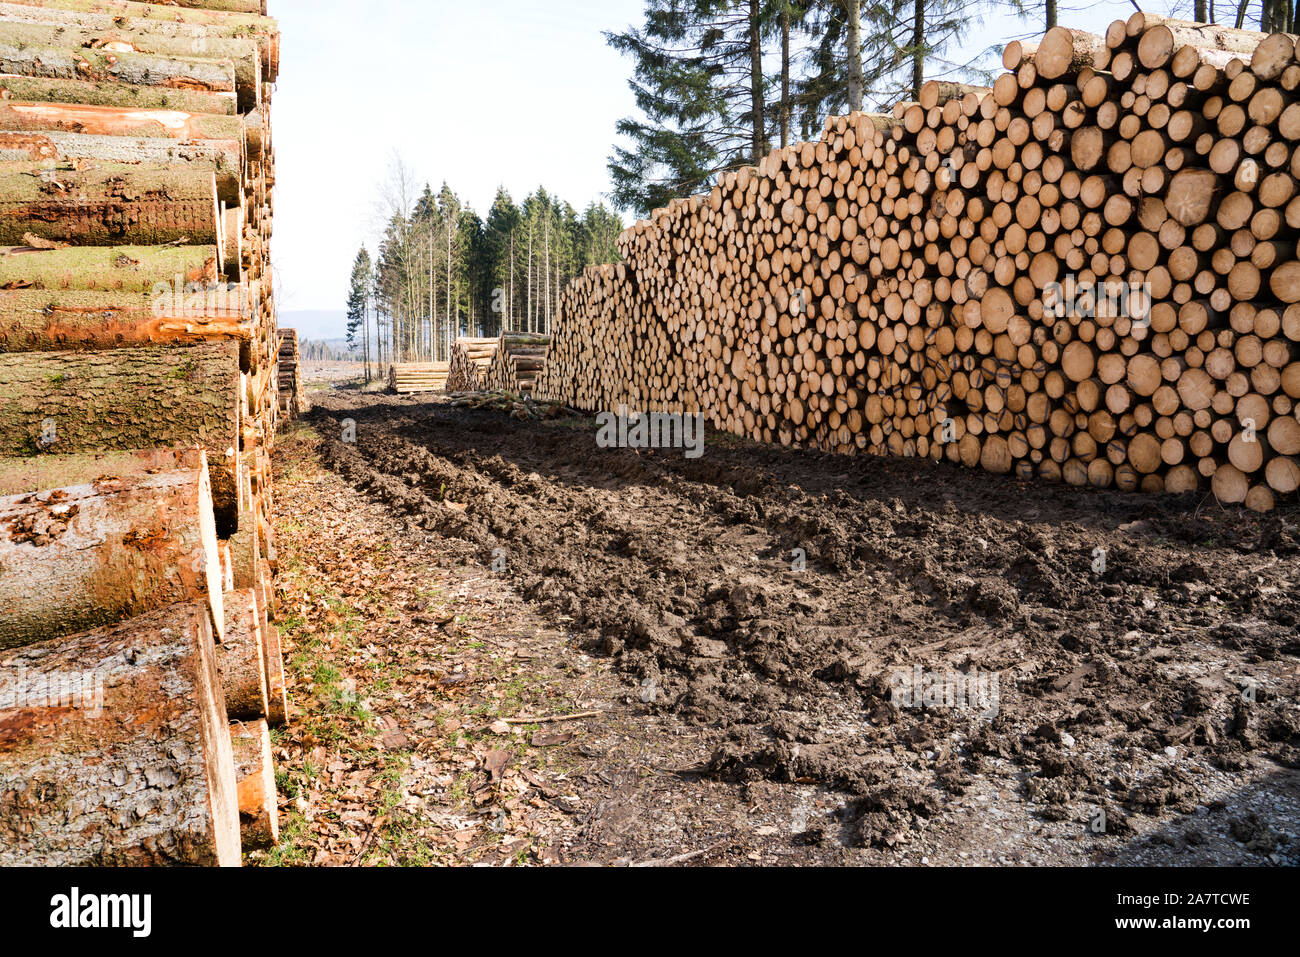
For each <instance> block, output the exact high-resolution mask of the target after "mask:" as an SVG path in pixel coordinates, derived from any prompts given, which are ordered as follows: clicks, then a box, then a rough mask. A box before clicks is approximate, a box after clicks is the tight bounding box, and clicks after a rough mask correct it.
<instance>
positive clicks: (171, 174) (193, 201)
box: [0, 163, 219, 246]
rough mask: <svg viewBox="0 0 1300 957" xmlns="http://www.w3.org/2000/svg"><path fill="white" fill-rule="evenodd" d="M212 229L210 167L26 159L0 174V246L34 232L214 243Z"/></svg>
mask: <svg viewBox="0 0 1300 957" xmlns="http://www.w3.org/2000/svg"><path fill="white" fill-rule="evenodd" d="M16 166H17V167H19V168H18V169H15V167H16ZM218 234H219V227H218V209H217V189H216V181H215V178H214V176H213V174H212V173H211V172H194V173H190V172H184V171H176V170H172V169H167V168H165V167H140V166H125V165H124V166H117V167H114V166H107V165H106V166H97V167H95V168H93V169H88V170H84V171H78V170H63V169H46V168H45V167H44V165H43V164H40V163H31V164H9V166H8V169H7V172H5V173H3V174H0V245H5V246H23V245H28V244H29V243H28V239H27V237H28V236H29V235H34V236H37V237H38V238H40V239H44V240H49V241H53V242H69V243H74V244H76V245H81V246H120V245H127V244H129V245H139V246H165V245H168V244H169V243H177V244H182V243H184V244H190V245H206V246H215V245H217V238H218Z"/></svg>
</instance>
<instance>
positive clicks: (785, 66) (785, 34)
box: [781, 3, 790, 149]
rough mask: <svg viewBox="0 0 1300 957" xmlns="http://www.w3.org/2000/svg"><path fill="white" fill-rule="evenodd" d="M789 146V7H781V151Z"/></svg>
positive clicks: (787, 5) (786, 4)
mask: <svg viewBox="0 0 1300 957" xmlns="http://www.w3.org/2000/svg"><path fill="white" fill-rule="evenodd" d="M789 145H790V5H789V3H783V4H782V6H781V149H785V148H786V147H787V146H789Z"/></svg>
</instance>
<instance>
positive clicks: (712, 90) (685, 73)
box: [605, 0, 775, 213]
mask: <svg viewBox="0 0 1300 957" xmlns="http://www.w3.org/2000/svg"><path fill="white" fill-rule="evenodd" d="M774 14H775V10H774V9H773V8H772V7H771V6H770V5H767V6H765V5H764V4H763V3H761V2H760V0H648V2H647V5H646V15H645V25H644V26H643V27H642V28H641V29H635V28H633V29H629V30H628V31H627V32H625V33H606V34H605V39H606V41H607V42H608V43H609V45H610V46H612V47H613V48H614V49H616V50H618V51H619V52H621V53H625V54H627V55H628V56H630V57H632V59H633V61H634V67H633V78H632V79H631V80H630V81H629V86H630V87H631V89H632V92H633V93H634V94H635V97H636V104H637V108H638V109H639V110H640V111H641V113H643V114H644V117H645V119H644V120H640V119H636V118H630V117H629V118H625V119H622V120H620V121H619V122H618V125H617V131H618V133H619V134H620V135H621V136H624V137H626V138H628V139H629V140H631V143H632V145H631V148H628V147H624V146H619V145H616V146H615V147H614V152H613V155H612V156H611V157H610V160H609V171H610V176H611V177H612V179H613V181H614V190H613V193H612V194H611V195H612V198H613V199H614V201H615V203H616V204H617V205H618V206H620V207H623V208H625V209H635V210H637V211H639V212H642V213H646V212H649V211H650V210H651V209H654V208H655V207H657V206H662V205H664V204H666V203H667V202H668V201H669V200H670V199H672V198H674V197H677V196H685V195H688V194H689V193H692V192H695V191H698V190H699V189H700V188H701V187H703V186H704V185H706V184H707V183H709V182H710V181H711V180H712V179H713V177H714V176H715V175H716V174H717V173H719V172H720V171H722V170H725V169H729V168H733V167H736V166H740V165H743V164H745V163H757V162H758V161H759V159H761V158H762V155H763V154H764V153H765V152H766V151H767V143H768V137H767V116H766V107H765V102H764V96H765V86H766V83H765V79H764V76H763V64H762V56H763V47H762V37H763V34H764V32H765V29H766V28H767V26H768V20H767V19H766V18H767V17H771V16H773V15H774Z"/></svg>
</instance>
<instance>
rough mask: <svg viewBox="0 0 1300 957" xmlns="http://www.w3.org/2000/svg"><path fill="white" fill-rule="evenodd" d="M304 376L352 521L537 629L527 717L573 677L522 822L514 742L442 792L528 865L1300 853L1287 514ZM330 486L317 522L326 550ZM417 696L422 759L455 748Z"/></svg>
mask: <svg viewBox="0 0 1300 957" xmlns="http://www.w3.org/2000/svg"><path fill="white" fill-rule="evenodd" d="M312 401H313V406H314V408H313V410H312V412H311V414H310V415H309V416H308V419H307V421H308V423H309V425H310V427H311V429H312V430H313V432H314V435H315V436H317V437H319V438H318V440H317V439H313V441H312V444H311V448H310V449H309V450H308V453H309V457H312V458H313V461H315V462H317V467H319V468H320V469H322V470H323V471H322V477H320V478H318V479H317V480H315V481H318V482H329V483H336V484H337V489H336V490H335V492H334V493H332V494H334V495H335V501H342V502H344V504H342V505H337V504H336V505H334V506H333V508H334V509H338V510H341V511H342V513H343V514H344V515H345V516H346V515H348V514H349V513H350V514H351V515H352V516H353V518H350V519H346V520H344V521H343V523H342V524H343V526H344V527H345V528H346V526H347V524H348V522H349V521H361V520H362V519H361V517H360V516H361V515H362V514H363V512H365V510H367V509H379V510H380V511H379V512H376V513H374V514H376V515H382V516H387V518H386V519H385V518H372V519H370V520H369V521H370V522H372V524H373V523H377V524H378V525H380V526H383V525H384V524H385V522H387V527H386V529H385V531H384V534H387V535H390V536H391V537H392V539H393V540H394V541H395V542H397V543H398V545H397V547H399V548H405V549H409V550H410V551H411V554H412V555H413V556H421V555H423V556H425V557H427V560H428V562H429V563H430V568H431V570H430V572H429V574H430V575H432V576H434V577H439V580H440V581H444V584H445V580H457V581H461V582H465V581H472V582H474V583H475V584H474V586H473V587H472V589H470V591H469V592H466V594H465V595H464V596H462V597H463V598H466V600H475V601H487V602H494V603H496V606H497V607H498V611H500V613H501V614H500V616H499V617H497V618H495V619H493V621H492V623H491V624H488V625H484V626H483V627H481V628H480V631H479V633H480V635H488V637H493V635H492V634H489V633H492V632H494V630H495V632H494V634H495V637H496V639H497V640H503V638H502V636H509V635H513V636H514V637H512V638H509V639H508V640H509V642H510V643H511V647H512V648H513V649H514V652H516V653H520V654H523V658H522V659H520V658H519V657H518V656H517V654H514V653H512V654H513V656H508V660H509V661H510V667H512V668H515V669H518V670H517V671H516V672H514V674H516V676H519V677H521V678H531V680H533V681H534V682H536V686H537V687H539V688H542V687H544V688H545V689H546V691H545V693H544V694H542V697H543V698H545V700H544V701H542V700H536V701H532V700H530V701H528V702H526V704H527V705H529V707H525V706H523V705H520V707H522V708H523V712H524V713H525V714H526V715H528V716H532V715H537V714H539V713H540V712H539V711H536V710H532V707H531V706H537V707H550V708H555V707H556V700H557V696H558V699H561V700H562V701H563V702H565V703H566V704H565V705H564V707H563V708H561V710H562V711H568V712H570V713H574V712H577V713H587V712H591V713H593V714H591V715H590V716H589V717H586V718H580V719H573V720H570V721H565V722H563V723H562V724H553V725H546V726H540V725H539V726H530V728H535V730H533V731H530V732H529V733H530V734H532V735H536V734H539V733H541V734H542V737H541V738H536V737H527V736H525V739H524V740H522V742H521V736H520V734H519V732H518V731H517V730H514V729H513V728H512V729H511V730H510V736H508V740H512V741H515V742H517V743H522V744H523V745H528V744H530V743H533V744H535V743H536V741H538V740H541V741H542V742H543V743H542V745H541V747H542V748H543V749H544V750H545V756H544V757H543V758H541V759H537V756H536V753H534V752H535V749H534V751H529V749H528V748H527V747H521V748H517V749H515V750H514V751H511V752H510V754H511V758H510V761H509V762H508V763H510V764H511V765H512V766H513V765H514V764H515V763H519V764H522V763H525V762H530V761H531V762H532V763H531V769H530V770H529V776H526V777H525V778H524V780H523V782H522V784H520V785H519V788H521V789H522V790H521V791H520V794H521V795H522V796H523V797H524V798H526V799H527V800H526V801H525V804H526V806H528V807H531V806H533V804H542V805H545V807H546V813H545V814H542V815H541V816H538V815H533V816H532V817H531V818H530V817H529V816H528V815H527V814H526V813H525V814H523V817H524V819H525V821H526V825H527V826H526V827H524V828H523V829H522V831H520V830H519V829H518V828H516V829H515V830H514V831H512V830H511V828H512V827H513V825H511V826H507V823H506V822H507V821H508V820H510V819H512V817H519V816H520V814H521V812H520V811H519V810H518V805H516V810H512V811H509V812H508V813H502V810H501V806H500V804H499V802H498V801H496V800H491V801H484V803H483V804H482V805H476V801H478V800H480V799H482V788H483V786H484V785H485V784H493V783H494V782H499V779H500V776H501V768H500V765H501V762H502V761H503V760H505V759H503V758H502V757H500V754H499V753H498V752H497V751H495V750H494V751H489V752H488V754H496V756H495V757H485V756H483V755H480V756H479V757H478V759H477V762H478V763H477V766H475V765H474V761H472V760H471V761H470V762H469V763H468V764H466V765H465V769H466V772H467V774H466V777H465V778H464V779H462V780H461V785H463V786H458V787H454V788H453V787H449V786H442V787H439V788H433V789H431V790H429V791H428V792H427V793H425V794H424V795H423V797H420V798H419V799H418V800H416V801H415V804H416V805H420V806H421V808H422V810H421V811H420V813H426V814H435V812H436V813H438V814H441V813H453V811H454V813H456V814H461V815H464V820H465V821H469V822H478V824H477V825H471V824H467V825H465V827H464V828H462V830H467V829H470V828H471V826H483V827H487V826H488V825H490V829H491V830H494V832H496V833H501V832H503V831H506V832H511V833H514V832H516V831H517V832H519V833H521V834H522V836H521V837H519V838H517V839H518V840H519V841H520V844H519V854H518V855H516V856H515V857H514V858H512V859H514V860H517V861H518V862H519V863H532V862H546V863H550V862H601V863H613V862H622V863H628V862H643V861H673V862H677V861H680V862H681V863H692V864H712V863H756V862H761V863H792V864H793V863H850V864H857V863H862V864H891V863H912V864H923V863H925V864H962V863H972V864H988V863H1003V864H1013V863H1042V864H1051V863H1073V864H1091V863H1096V864H1128V863H1164V864H1174V865H1177V864H1200V863H1230V864H1256V865H1259V864H1263V865H1268V864H1295V863H1297V862H1300V841H1298V837H1297V836H1298V834H1300V773H1298V771H1297V768H1298V767H1300V707H1298V706H1297V699H1296V692H1297V688H1298V687H1300V668H1298V664H1300V589H1298V588H1297V583H1298V582H1300V512H1298V511H1297V510H1296V509H1295V508H1294V507H1291V508H1289V509H1284V510H1280V511H1278V512H1275V513H1273V514H1272V515H1269V516H1257V515H1254V514H1251V513H1249V512H1245V511H1242V510H1239V509H1236V508H1231V509H1225V508H1222V507H1220V506H1219V505H1217V504H1216V503H1215V502H1214V500H1213V499H1207V498H1205V497H1201V496H1186V497H1178V498H1174V497H1148V496H1140V495H1130V494H1124V493H1118V492H1099V491H1094V490H1079V489H1063V488H1058V487H1052V486H1047V485H1039V484H1031V485H1024V484H1020V483H1017V482H1015V481H1014V480H1010V479H1008V478H1005V477H995V476H991V475H986V474H983V473H979V472H972V471H966V470H961V469H957V468H954V467H951V466H948V465H940V464H934V463H929V462H923V461H915V460H882V459H873V458H867V457H861V458H846V457H840V456H831V455H826V454H822V453H817V452H805V451H787V450H781V449H775V448H770V447H764V446H758V445H754V444H751V443H748V442H742V441H739V440H736V439H734V438H732V437H728V436H721V435H713V434H710V435H709V437H708V441H707V443H706V447H705V452H704V455H703V457H701V458H699V459H695V460H692V459H688V458H686V457H685V456H684V455H683V453H682V452H681V451H671V450H664V451H651V452H646V451H641V452H637V451H633V450H626V449H622V450H620V449H610V450H606V449H601V448H598V447H597V444H596V442H595V427H594V424H593V423H592V421H591V420H590V419H583V418H579V417H568V418H561V419H557V420H554V421H545V422H539V421H534V420H528V421H519V420H517V419H514V418H511V417H509V416H507V415H505V414H503V413H501V412H498V411H491V410H472V409H465V408H458V407H455V406H453V405H451V404H449V403H448V402H447V401H446V400H445V399H442V398H438V397H428V396H412V397H402V398H399V397H393V396H384V395H374V394H361V393H358V392H354V391H348V390H336V391H333V392H317V393H315V394H314V395H313V396H312ZM349 419H350V420H353V421H354V422H355V424H356V427H355V442H349V441H344V440H343V439H344V437H345V420H349ZM348 437H350V436H348ZM308 453H304V454H308ZM281 481H282V483H283V480H281ZM277 491H278V493H279V494H280V495H281V497H282V502H281V509H282V511H283V509H284V507H285V504H284V501H283V499H284V498H285V497H287V498H288V499H289V501H290V505H289V508H290V510H292V508H293V504H292V502H293V498H294V495H295V492H294V491H293V488H292V486H291V485H290V486H289V487H288V489H287V490H286V491H281V490H280V489H279V488H278V489H277ZM340 496H342V498H339V497H340ZM348 496H355V497H356V503H357V504H356V505H350V504H346V502H347V501H351V499H348V498H347V497H348ZM320 511H321V510H320V509H319V508H316V507H308V508H305V509H304V510H303V514H302V515H301V516H300V517H299V520H301V521H303V522H305V523H306V525H305V532H306V533H305V534H303V535H301V536H299V537H298V538H299V541H300V547H301V548H302V549H303V555H304V556H312V555H313V553H314V550H316V549H319V548H320V547H321V545H322V542H321V538H320V535H319V534H313V533H312V528H311V522H312V521H313V517H314V516H319V514H320ZM339 534H343V532H340V533H339ZM346 551H347V549H346V545H344V546H342V547H340V549H339V552H340V554H343V553H345V552H346ZM417 560H418V559H417V558H416V557H412V558H411V559H409V560H407V561H406V563H405V565H404V566H403V567H405V568H408V569H409V568H411V567H413V564H412V563H413V562H415V561H417ZM328 564H329V563H328V561H321V562H319V567H320V569H321V571H322V574H324V573H325V572H327V570H328ZM377 587H379V588H381V589H382V587H383V583H382V581H381V582H379V583H378V585H377ZM471 592H472V594H471ZM502 603H504V606H503V605H502ZM505 606H508V607H505ZM362 617H364V615H363V616H362ZM410 617H411V616H410V613H409V612H406V611H403V612H402V613H401V614H400V615H399V616H398V618H399V619H400V620H407V619H409V618H410ZM414 617H415V618H418V617H419V616H418V615H415V616H414ZM426 617H427V616H426ZM525 620H526V621H528V622H531V624H528V625H527V626H526V627H521V626H520V622H522V621H525ZM525 634H526V635H527V641H526V649H525V650H524V651H523V652H519V651H518V649H519V636H520V635H525ZM447 643H448V638H447V636H446V635H445V634H440V633H437V632H436V630H435V633H432V634H430V635H428V636H427V638H426V639H421V642H420V643H417V644H414V645H408V646H407V647H408V648H409V649H414V650H408V651H404V652H403V654H404V655H413V654H425V653H428V654H433V655H445V654H449V653H451V651H454V648H449V647H448V645H447ZM454 644H455V643H454V641H453V642H452V645H453V646H454ZM372 647H373V646H372ZM349 654H352V653H351V652H349ZM345 657H346V656H345ZM354 663H355V662H348V661H344V662H341V663H340V666H341V667H344V668H347V667H350V666H351V664H354ZM443 674H445V672H443ZM918 678H919V679H920V680H921V682H922V684H921V685H920V686H919V687H920V688H923V689H928V690H927V691H925V692H924V693H918V694H916V695H915V696H913V697H914V698H915V700H908V696H907V694H906V692H907V691H908V690H910V689H911V688H912V687H913V685H912V684H911V682H914V681H915V680H916V679H918ZM362 680H363V686H362V688H361V689H360V691H359V692H358V693H361V694H364V693H365V688H364V675H363V678H362ZM440 680H441V679H440ZM935 681H937V682H939V685H938V690H937V691H936V690H935V688H934V687H933V686H932V684H931V683H933V682H935ZM959 682H961V683H962V685H963V686H962V687H958V683H959ZM945 691H947V692H949V694H948V695H947V696H945V694H944V692H945ZM900 692H901V694H900ZM539 694H541V692H539ZM391 705H392V707H391V708H390V709H389V710H390V716H389V718H388V719H387V720H389V721H391V722H393V723H394V724H395V725H396V726H398V727H399V728H400V729H401V732H400V733H401V738H400V739H399V740H400V741H401V743H402V744H403V746H404V748H405V749H406V751H407V752H408V753H410V754H415V755H419V754H422V753H423V754H426V755H429V754H435V753H444V752H445V750H446V748H445V742H442V739H441V738H439V739H438V740H434V739H433V738H432V737H428V736H426V737H428V739H427V740H426V739H425V738H422V733H421V730H420V728H419V726H418V721H417V722H415V724H413V723H412V722H413V720H414V719H413V718H412V717H411V716H410V715H404V714H403V713H402V710H403V707H404V705H403V704H402V703H401V701H400V700H398V701H393V702H391ZM488 717H489V718H490V717H491V715H489V716H488ZM455 723H456V724H457V727H459V726H461V724H462V717H461V716H458V717H457V718H456V719H455ZM482 723H484V724H490V721H488V720H486V719H485V721H484V722H482ZM441 728H442V726H441V725H439V729H441ZM556 729H560V730H562V731H563V732H564V733H565V734H567V735H569V737H563V735H561V736H560V737H562V738H563V740H560V739H559V738H555V739H552V738H548V737H546V736H545V735H546V734H549V733H554V732H556ZM505 730H506V726H505V725H500V724H498V725H497V726H496V731H495V732H493V731H491V729H490V728H488V729H486V730H483V735H484V737H483V738H480V739H478V741H479V744H480V745H481V747H489V746H490V745H491V740H490V739H491V736H492V735H493V734H497V733H503V732H505ZM439 733H441V730H440V732H439ZM484 740H487V742H488V743H487V744H483V743H482V742H483V741H484ZM440 742H441V743H440ZM299 745H301V743H300V742H299ZM440 749H441V750H440ZM480 749H481V748H480ZM302 750H303V749H302V748H301V746H298V748H297V750H293V749H290V750H289V751H286V755H287V756H288V757H289V758H290V759H291V761H292V760H293V759H294V756H295V755H299V754H300V753H302ZM507 750H509V749H507ZM530 754H531V755H532V757H529V755H530ZM444 756H445V755H444ZM476 789H477V790H476ZM476 794H477V795H478V797H477V798H476V797H475V795H476ZM410 798H411V795H410V793H409V792H408V793H406V794H405V796H404V797H403V800H409V799H410ZM529 802H532V803H529ZM566 802H567V803H566ZM455 809H459V810H455ZM552 811H553V812H554V814H551V813H550V812H552ZM435 816H436V815H435ZM524 832H526V833H524ZM462 840H466V839H464V838H462ZM468 843H469V844H470V845H471V846H478V843H477V842H476V840H468ZM510 846H512V847H513V846H514V845H510ZM459 856H460V857H464V856H465V855H464V854H461V855H459ZM469 856H471V857H472V856H473V855H469ZM457 858H458V855H457V853H456V852H455V850H454V849H453V850H451V851H448V853H447V854H446V855H438V856H437V859H438V860H439V861H448V860H451V859H457ZM361 860H362V861H364V860H365V858H364V856H363V857H362V858H361ZM326 862H334V861H332V860H329V859H327V860H326Z"/></svg>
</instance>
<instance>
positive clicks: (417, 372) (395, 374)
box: [388, 362, 450, 395]
mask: <svg viewBox="0 0 1300 957" xmlns="http://www.w3.org/2000/svg"><path fill="white" fill-rule="evenodd" d="M449 370H450V365H449V364H448V363H446V362H397V363H394V364H393V365H392V366H391V367H390V368H389V370H388V387H389V388H390V389H392V390H393V391H394V392H396V393H397V394H398V395H411V394H412V393H415V392H442V391H444V390H445V389H446V388H447V378H448V375H449Z"/></svg>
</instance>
